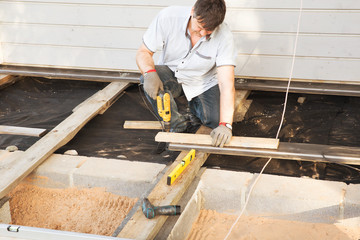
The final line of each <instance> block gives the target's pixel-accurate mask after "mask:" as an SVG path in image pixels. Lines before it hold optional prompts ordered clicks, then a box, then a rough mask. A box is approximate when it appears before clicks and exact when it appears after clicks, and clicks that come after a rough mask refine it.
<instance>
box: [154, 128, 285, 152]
mask: <svg viewBox="0 0 360 240" xmlns="http://www.w3.org/2000/svg"><path fill="white" fill-rule="evenodd" d="M155 141H157V142H169V143H180V144H196V145H207V146H209V145H212V144H211V142H212V138H211V136H210V135H209V134H196V135H195V134H191V133H173V132H159V133H158V134H157V135H156V136H155ZM225 146H227V147H242V148H267V149H277V148H278V146H279V139H274V138H257V137H232V138H231V141H230V143H229V144H226V145H225Z"/></svg>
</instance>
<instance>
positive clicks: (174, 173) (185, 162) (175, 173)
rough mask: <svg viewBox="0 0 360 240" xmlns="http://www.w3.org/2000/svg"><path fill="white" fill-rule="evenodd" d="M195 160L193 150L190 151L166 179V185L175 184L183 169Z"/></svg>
mask: <svg viewBox="0 0 360 240" xmlns="http://www.w3.org/2000/svg"><path fill="white" fill-rule="evenodd" d="M194 158H195V149H191V151H190V152H189V153H188V154H187V155H186V156H185V157H184V158H183V160H182V161H181V163H179V164H178V165H177V166H176V167H175V169H174V170H173V171H172V172H171V173H170V174H169V175H168V177H167V185H171V184H173V183H174V182H175V180H176V179H177V177H179V176H180V174H181V173H182V172H183V171H184V169H185V168H186V167H187V166H188V165H189V163H190V162H191V161H192V160H193V159H194Z"/></svg>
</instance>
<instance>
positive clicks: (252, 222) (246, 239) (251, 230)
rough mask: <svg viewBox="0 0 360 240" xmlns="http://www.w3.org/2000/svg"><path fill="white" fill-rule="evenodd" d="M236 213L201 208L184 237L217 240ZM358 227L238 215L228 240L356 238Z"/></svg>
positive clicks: (338, 239)
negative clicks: (186, 235) (237, 220)
mask: <svg viewBox="0 0 360 240" xmlns="http://www.w3.org/2000/svg"><path fill="white" fill-rule="evenodd" d="M236 218H237V216H234V215H228V214H223V213H218V212H216V211H214V210H201V211H200V214H199V217H198V219H197V220H196V222H195V223H194V224H193V226H192V229H191V232H190V234H189V235H188V237H187V239H188V240H200V239H212V240H216V239H221V240H223V239H224V238H225V236H226V235H227V233H228V231H229V229H230V227H231V226H232V224H233V223H234V222H235V220H236ZM359 236H360V230H359V229H351V228H345V227H342V226H341V227H340V226H336V225H333V224H323V223H305V222H295V221H286V220H276V219H269V218H263V217H249V216H242V217H241V218H240V220H239V222H238V223H237V224H236V225H235V227H234V228H233V230H232V232H231V235H230V236H229V237H228V240H256V239H261V240H264V239H266V240H278V239H291V240H303V239H314V240H315V239H316V240H317V239H327V240H330V239H331V240H352V239H359Z"/></svg>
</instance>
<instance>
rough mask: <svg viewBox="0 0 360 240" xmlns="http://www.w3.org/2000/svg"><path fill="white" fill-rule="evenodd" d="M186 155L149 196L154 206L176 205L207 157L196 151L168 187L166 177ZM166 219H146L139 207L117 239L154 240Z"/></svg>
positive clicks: (207, 130)
mask: <svg viewBox="0 0 360 240" xmlns="http://www.w3.org/2000/svg"><path fill="white" fill-rule="evenodd" d="M197 133H202V134H209V133H210V129H209V128H206V127H204V126H202V127H201V128H200V129H199V130H198V132H197ZM187 153H188V151H183V152H181V153H180V154H179V156H178V157H177V158H176V160H175V161H174V162H173V164H172V165H171V166H170V167H169V169H168V171H167V172H166V173H165V174H164V176H163V177H162V178H161V180H160V181H159V182H158V184H157V185H156V186H155V187H154V189H153V191H152V192H151V193H150V194H149V196H148V199H149V200H150V202H151V203H152V204H153V205H154V206H164V205H175V204H177V203H178V201H179V200H180V199H181V197H182V195H183V194H184V193H185V191H186V190H187V188H188V187H189V185H190V183H191V182H192V181H193V179H194V178H195V176H196V174H197V173H198V172H199V170H200V168H201V166H202V165H203V164H204V162H205V161H206V159H207V157H208V155H209V154H207V153H204V152H199V151H198V152H197V153H196V156H195V159H194V160H192V161H191V163H190V164H189V165H188V166H187V168H186V169H185V170H184V172H183V173H182V175H180V177H178V179H177V180H176V182H175V184H173V185H171V186H168V185H167V176H168V175H169V174H170V173H171V172H172V171H173V170H174V168H175V167H176V166H177V165H178V164H179V163H180V162H181V160H182V159H183V158H184V157H185V156H186V154H187ZM167 218H168V216H156V217H155V218H153V219H147V218H146V217H145V216H144V214H143V212H142V210H141V207H139V208H138V210H137V212H136V213H135V214H134V216H133V217H132V218H131V219H130V221H129V222H128V223H127V224H126V225H125V227H124V228H123V230H122V231H121V232H120V234H119V235H118V237H122V238H130V239H154V238H155V236H156V234H157V233H158V232H159V231H160V229H161V227H162V226H163V224H164V223H165V221H166V219H167Z"/></svg>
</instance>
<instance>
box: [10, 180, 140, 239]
mask: <svg viewBox="0 0 360 240" xmlns="http://www.w3.org/2000/svg"><path fill="white" fill-rule="evenodd" d="M10 196H11V199H10V209H11V217H12V224H15V225H23V226H28V227H38V228H47V229H55V230H63V231H72V232H80V233H90V234H98V235H106V236H111V235H112V234H113V232H114V231H115V230H116V228H117V227H118V226H120V224H121V222H122V220H123V219H124V218H125V217H126V214H127V213H128V212H129V211H130V210H131V208H132V207H133V205H134V204H135V203H136V201H137V199H131V198H128V197H124V196H118V195H115V194H112V193H109V192H106V191H105V189H103V188H92V189H76V188H68V189H49V188H41V187H37V186H34V185H30V184H20V185H18V186H17V187H16V188H15V189H14V190H13V191H12V192H11V194H10Z"/></svg>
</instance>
